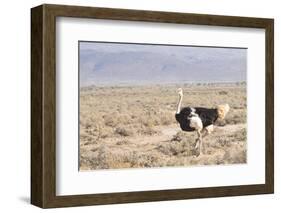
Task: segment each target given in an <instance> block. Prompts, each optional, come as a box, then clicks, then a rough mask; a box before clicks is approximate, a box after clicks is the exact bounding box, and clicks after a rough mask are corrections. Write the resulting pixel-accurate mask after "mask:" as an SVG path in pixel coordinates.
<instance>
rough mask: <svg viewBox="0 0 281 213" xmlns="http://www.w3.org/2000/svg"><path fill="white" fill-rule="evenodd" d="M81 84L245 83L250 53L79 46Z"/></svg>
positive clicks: (84, 44)
mask: <svg viewBox="0 0 281 213" xmlns="http://www.w3.org/2000/svg"><path fill="white" fill-rule="evenodd" d="M79 48H80V83H81V85H82V86H85V85H91V84H102V83H105V84H118V83H132V84H133V83H138V82H139V83H177V82H180V83H182V82H237V81H246V70H247V49H245V48H215V47H195V46H171V45H148V44H126V43H122V44H121V43H97V42H80V43H79Z"/></svg>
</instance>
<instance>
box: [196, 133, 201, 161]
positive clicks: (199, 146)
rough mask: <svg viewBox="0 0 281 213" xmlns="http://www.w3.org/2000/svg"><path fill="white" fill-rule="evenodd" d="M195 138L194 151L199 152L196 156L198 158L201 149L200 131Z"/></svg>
mask: <svg viewBox="0 0 281 213" xmlns="http://www.w3.org/2000/svg"><path fill="white" fill-rule="evenodd" d="M197 136H198V138H197V139H196V145H195V149H197V150H199V153H198V155H197V156H199V155H200V154H201V147H202V134H201V130H197Z"/></svg>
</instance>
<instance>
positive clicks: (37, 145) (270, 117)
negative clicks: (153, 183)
mask: <svg viewBox="0 0 281 213" xmlns="http://www.w3.org/2000/svg"><path fill="white" fill-rule="evenodd" d="M56 17H73V18H95V19H110V20H126V21H143V22H158V23H177V24H194V25H210V26H229V27H247V28H262V29H265V35H266V42H265V43H266V50H265V51H266V53H265V55H266V58H265V61H266V73H265V75H266V100H265V103H266V119H265V126H266V137H265V142H266V149H265V152H266V153H265V156H266V159H265V164H266V168H265V174H266V177H265V184H258V185H241V186H221V187H207V188H192V189H170V190H157V191H135V192H122V193H103V194H85V195H84V194H81V195H69V196H57V195H56V67H55V65H56V40H55V38H56V36H55V35H56ZM273 30H274V21H273V19H265V18H249V17H233V16H218V15H199V14H186V13H171V12H155V11H141V10H127V9H110V8H94V7H80V6H63V5H48V4H44V5H41V6H38V7H35V8H32V9H31V203H32V204H33V205H36V206H39V207H42V208H53V207H67V206H84V205H100V204H114V203H133V202H147V201H164V200H179V199H191V198H208V197H222V196H237V195H253V194H268V193H273V191H274V67H273V66H274V32H273Z"/></svg>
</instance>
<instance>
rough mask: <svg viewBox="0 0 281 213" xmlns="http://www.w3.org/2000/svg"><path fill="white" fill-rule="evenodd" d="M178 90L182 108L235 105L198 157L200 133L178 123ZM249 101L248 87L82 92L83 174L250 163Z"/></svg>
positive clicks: (173, 86)
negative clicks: (186, 129)
mask: <svg viewBox="0 0 281 213" xmlns="http://www.w3.org/2000/svg"><path fill="white" fill-rule="evenodd" d="M178 87H182V88H183V92H184V97H183V103H182V106H183V107H185V106H191V107H199V106H202V107H208V108H215V107H216V106H217V105H219V104H224V103H228V104H229V105H230V111H229V113H228V114H227V116H226V118H225V120H224V121H218V122H217V123H216V126H215V128H214V132H213V133H212V134H211V135H208V136H206V137H205V138H204V139H203V154H201V155H200V156H198V157H197V156H196V149H195V139H196V133H195V132H183V131H182V130H181V129H180V127H179V125H178V123H177V122H176V120H175V111H176V106H177V101H178V95H177V93H176V90H177V88H178ZM246 97H247V96H246V84H245V83H231V84H226V83H224V84H208V83H205V84H204V83H201V84H184V85H182V84H181V85H180V84H166V85H140V86H126V85H124V86H91V87H83V88H80V153H79V162H80V163H79V165H80V170H81V171H85V170H95V169H120V168H144V167H168V166H176V167H182V166H196V165H221V164H241V163H246V162H247V129H246V121H247V98H246Z"/></svg>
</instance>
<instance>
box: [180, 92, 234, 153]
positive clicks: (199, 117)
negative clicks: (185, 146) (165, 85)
mask: <svg viewBox="0 0 281 213" xmlns="http://www.w3.org/2000/svg"><path fill="white" fill-rule="evenodd" d="M178 94H179V102H178V106H177V112H176V115H175V117H176V120H177V122H178V123H179V124H180V127H181V129H182V130H183V131H188V132H191V131H196V132H197V136H198V138H197V139H196V145H195V148H196V149H199V153H198V156H199V155H200V154H201V146H202V139H203V137H205V136H207V135H208V134H210V133H211V132H212V131H213V129H214V123H215V122H216V120H217V119H221V120H222V119H224V118H225V116H226V114H227V113H228V111H229V109H230V108H229V105H228V104H223V105H219V106H217V108H203V107H184V108H182V109H181V103H182V99H183V90H182V88H179V89H178ZM203 133H204V135H203Z"/></svg>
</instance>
